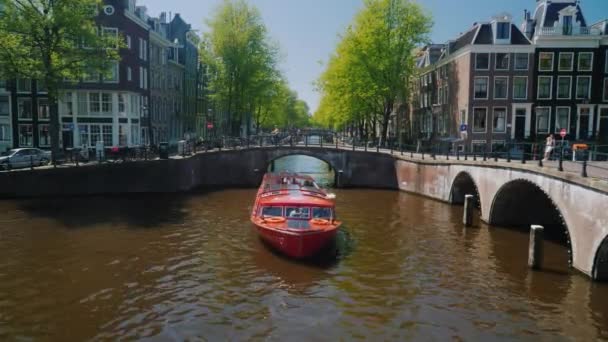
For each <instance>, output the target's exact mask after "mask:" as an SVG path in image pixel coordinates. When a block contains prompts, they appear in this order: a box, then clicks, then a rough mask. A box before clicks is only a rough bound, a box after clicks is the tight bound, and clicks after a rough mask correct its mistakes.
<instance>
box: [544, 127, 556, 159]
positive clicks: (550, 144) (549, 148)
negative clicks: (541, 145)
mask: <svg viewBox="0 0 608 342" xmlns="http://www.w3.org/2000/svg"><path fill="white" fill-rule="evenodd" d="M554 148H555V139H554V138H553V134H549V135H548V136H547V139H546V142H545V158H544V159H543V161H547V160H549V157H550V156H551V152H553V149H554Z"/></svg>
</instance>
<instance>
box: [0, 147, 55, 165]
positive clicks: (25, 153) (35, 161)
mask: <svg viewBox="0 0 608 342" xmlns="http://www.w3.org/2000/svg"><path fill="white" fill-rule="evenodd" d="M50 160H51V152H49V151H43V150H41V149H38V148H16V149H13V150H10V151H8V152H4V153H2V155H1V156H0V169H2V170H9V169H18V168H24V167H30V166H31V165H33V166H41V165H46V164H48V162H49V161H50Z"/></svg>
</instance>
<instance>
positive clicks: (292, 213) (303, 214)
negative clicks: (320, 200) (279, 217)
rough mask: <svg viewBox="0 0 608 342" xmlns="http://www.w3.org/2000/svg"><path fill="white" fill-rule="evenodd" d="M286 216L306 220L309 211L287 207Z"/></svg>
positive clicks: (307, 209)
mask: <svg viewBox="0 0 608 342" xmlns="http://www.w3.org/2000/svg"><path fill="white" fill-rule="evenodd" d="M286 216H287V217H289V218H299V219H307V218H308V217H309V216H310V209H309V208H300V207H287V209H286Z"/></svg>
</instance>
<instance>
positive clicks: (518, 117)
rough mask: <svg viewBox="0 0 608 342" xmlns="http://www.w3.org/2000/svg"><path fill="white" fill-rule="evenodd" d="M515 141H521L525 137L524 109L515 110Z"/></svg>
mask: <svg viewBox="0 0 608 342" xmlns="http://www.w3.org/2000/svg"><path fill="white" fill-rule="evenodd" d="M513 129H514V130H515V134H514V137H515V140H517V141H521V140H523V139H524V138H525V137H526V109H525V108H518V109H516V110H515V127H513Z"/></svg>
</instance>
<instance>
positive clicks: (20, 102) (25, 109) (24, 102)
mask: <svg viewBox="0 0 608 342" xmlns="http://www.w3.org/2000/svg"><path fill="white" fill-rule="evenodd" d="M17 117H18V118H19V119H28V120H31V119H32V99H29V98H18V99H17Z"/></svg>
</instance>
